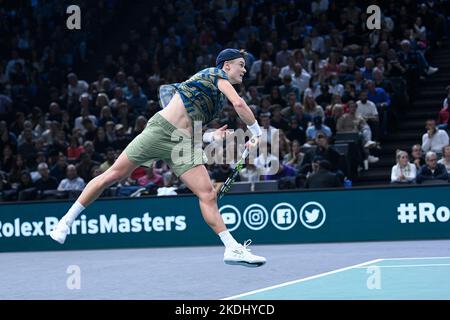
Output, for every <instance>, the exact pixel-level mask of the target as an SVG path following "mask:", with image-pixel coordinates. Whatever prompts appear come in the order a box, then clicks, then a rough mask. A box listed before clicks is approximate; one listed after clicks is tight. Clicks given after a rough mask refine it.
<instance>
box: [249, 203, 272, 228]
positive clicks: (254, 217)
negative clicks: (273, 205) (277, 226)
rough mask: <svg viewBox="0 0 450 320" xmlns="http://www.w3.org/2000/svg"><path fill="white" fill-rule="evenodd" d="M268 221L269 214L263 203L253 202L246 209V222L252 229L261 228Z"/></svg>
mask: <svg viewBox="0 0 450 320" xmlns="http://www.w3.org/2000/svg"><path fill="white" fill-rule="evenodd" d="M268 221H269V214H268V213H267V210H266V208H264V207H263V206H262V205H259V204H252V205H250V206H248V207H247V209H245V211H244V223H245V225H246V226H247V227H248V228H249V229H251V230H261V229H262V228H264V227H265V226H266V225H267V222H268Z"/></svg>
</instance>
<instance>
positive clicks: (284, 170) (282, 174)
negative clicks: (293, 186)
mask: <svg viewBox="0 0 450 320" xmlns="http://www.w3.org/2000/svg"><path fill="white" fill-rule="evenodd" d="M272 166H275V167H272V170H270V171H269V172H267V173H268V174H265V175H264V177H263V180H280V179H282V178H287V177H295V175H296V171H295V169H294V168H292V167H290V166H288V165H286V164H282V163H280V161H279V160H278V159H277V160H276V161H275V160H274V161H273V162H272ZM274 168H277V169H278V170H277V171H276V172H275V173H273V170H274Z"/></svg>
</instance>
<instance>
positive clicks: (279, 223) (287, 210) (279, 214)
mask: <svg viewBox="0 0 450 320" xmlns="http://www.w3.org/2000/svg"><path fill="white" fill-rule="evenodd" d="M270 220H271V221H272V224H273V226H274V227H275V228H277V229H279V230H283V231H285V230H289V229H291V228H292V227H293V226H294V225H295V223H296V222H297V211H296V210H295V208H294V206H292V205H291V204H290V203H287V202H282V203H279V204H277V205H276V206H275V207H273V209H272V212H271V213H270Z"/></svg>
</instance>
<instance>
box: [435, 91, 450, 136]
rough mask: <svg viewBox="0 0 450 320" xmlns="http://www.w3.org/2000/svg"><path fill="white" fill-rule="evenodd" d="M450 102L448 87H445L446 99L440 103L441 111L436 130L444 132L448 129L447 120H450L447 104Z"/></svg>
mask: <svg viewBox="0 0 450 320" xmlns="http://www.w3.org/2000/svg"><path fill="white" fill-rule="evenodd" d="M449 101H450V86H447V97H446V98H445V99H444V102H443V103H442V109H441V110H440V111H439V116H438V126H437V127H438V129H442V130H446V129H447V128H448V119H449V118H450V112H449V110H448V102H449Z"/></svg>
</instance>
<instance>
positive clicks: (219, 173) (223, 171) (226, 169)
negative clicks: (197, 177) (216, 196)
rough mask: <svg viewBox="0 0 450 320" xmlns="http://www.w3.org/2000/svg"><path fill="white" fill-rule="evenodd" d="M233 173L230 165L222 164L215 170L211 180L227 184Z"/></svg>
mask: <svg viewBox="0 0 450 320" xmlns="http://www.w3.org/2000/svg"><path fill="white" fill-rule="evenodd" d="M232 172H233V170H232V169H231V167H230V165H229V164H226V163H222V164H219V165H217V166H216V167H215V168H214V170H213V172H212V175H211V179H212V180H213V181H214V182H225V181H226V180H227V179H228V177H229V176H230V175H231V173H232Z"/></svg>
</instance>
